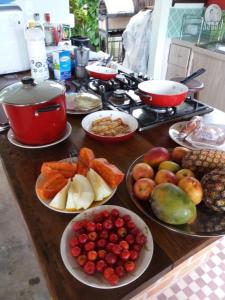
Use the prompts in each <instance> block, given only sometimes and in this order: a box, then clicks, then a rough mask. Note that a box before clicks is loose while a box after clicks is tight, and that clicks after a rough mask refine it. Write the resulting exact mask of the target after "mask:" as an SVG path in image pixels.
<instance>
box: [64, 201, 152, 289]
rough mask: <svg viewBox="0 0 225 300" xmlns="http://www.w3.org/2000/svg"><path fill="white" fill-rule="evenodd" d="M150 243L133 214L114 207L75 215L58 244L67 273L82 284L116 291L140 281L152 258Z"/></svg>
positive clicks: (147, 230)
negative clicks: (138, 279)
mask: <svg viewBox="0 0 225 300" xmlns="http://www.w3.org/2000/svg"><path fill="white" fill-rule="evenodd" d="M153 247H154V245H153V239H152V235H151V232H150V230H149V228H148V226H147V225H146V224H145V222H144V221H143V220H142V219H141V218H140V217H139V216H138V215H136V214H135V213H134V212H132V211H130V210H128V209H126V208H123V207H120V206H115V205H103V206H99V207H94V208H90V209H88V210H87V211H85V212H82V213H81V214H79V215H77V216H76V217H75V218H74V219H73V220H72V221H71V222H70V223H69V224H68V225H67V227H66V229H65V230H64V232H63V235H62V238H61V244H60V251H61V256H62V260H63V262H64V265H65V267H66V268H67V270H68V271H69V272H70V273H71V274H72V276H74V277H75V278H76V279H77V280H79V281H81V282H82V283H84V284H86V285H89V286H92V287H95V288H101V289H112V288H118V287H121V286H124V285H127V284H129V283H131V282H132V281H134V280H136V279H137V278H138V277H140V276H141V275H142V274H143V273H144V271H145V270H146V269H147V268H148V266H149V264H150V262H151V259H152V255H153Z"/></svg>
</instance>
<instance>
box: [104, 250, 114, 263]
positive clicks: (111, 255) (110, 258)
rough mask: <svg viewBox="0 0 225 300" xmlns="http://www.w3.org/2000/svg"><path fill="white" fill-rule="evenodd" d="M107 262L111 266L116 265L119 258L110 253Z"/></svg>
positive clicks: (107, 255)
mask: <svg viewBox="0 0 225 300" xmlns="http://www.w3.org/2000/svg"><path fill="white" fill-rule="evenodd" d="M105 261H106V262H107V264H109V265H114V264H115V263H116V261H117V256H116V255H115V254H114V253H111V252H109V253H108V254H106V257H105Z"/></svg>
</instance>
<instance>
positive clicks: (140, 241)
mask: <svg viewBox="0 0 225 300" xmlns="http://www.w3.org/2000/svg"><path fill="white" fill-rule="evenodd" d="M146 240H147V238H146V236H145V235H144V234H143V233H139V234H137V236H136V243H137V244H138V245H141V246H143V245H144V244H145V243H146Z"/></svg>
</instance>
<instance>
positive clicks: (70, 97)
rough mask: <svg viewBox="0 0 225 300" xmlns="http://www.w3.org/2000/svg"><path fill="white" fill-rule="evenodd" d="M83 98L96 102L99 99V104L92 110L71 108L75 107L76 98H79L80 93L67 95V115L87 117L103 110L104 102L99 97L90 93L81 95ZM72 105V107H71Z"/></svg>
mask: <svg viewBox="0 0 225 300" xmlns="http://www.w3.org/2000/svg"><path fill="white" fill-rule="evenodd" d="M81 94H82V97H83V98H85V97H86V98H88V99H89V101H96V99H99V104H98V105H97V106H96V107H92V108H90V109H74V108H70V107H73V106H74V102H75V98H76V97H78V96H79V93H68V94H66V106H67V107H66V113H67V114H70V115H86V114H90V113H92V112H95V111H98V110H100V109H102V101H101V99H100V98H99V97H98V96H95V95H92V94H90V93H83V92H82V93H81ZM71 104H72V106H71Z"/></svg>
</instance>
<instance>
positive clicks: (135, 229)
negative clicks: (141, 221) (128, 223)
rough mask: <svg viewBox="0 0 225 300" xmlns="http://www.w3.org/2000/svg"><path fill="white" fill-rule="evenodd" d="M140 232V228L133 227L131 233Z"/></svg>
mask: <svg viewBox="0 0 225 300" xmlns="http://www.w3.org/2000/svg"><path fill="white" fill-rule="evenodd" d="M138 233H140V230H139V229H138V228H133V229H131V234H133V235H137V234H138Z"/></svg>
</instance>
